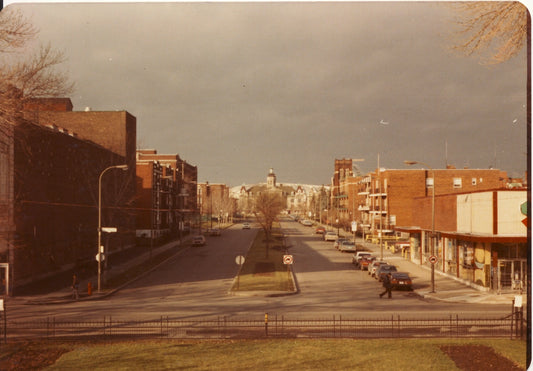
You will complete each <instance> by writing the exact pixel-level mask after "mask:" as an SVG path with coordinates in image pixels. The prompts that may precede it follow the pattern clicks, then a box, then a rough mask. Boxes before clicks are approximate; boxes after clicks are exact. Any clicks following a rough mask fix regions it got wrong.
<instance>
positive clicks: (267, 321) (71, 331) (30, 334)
mask: <svg viewBox="0 0 533 371" xmlns="http://www.w3.org/2000/svg"><path fill="white" fill-rule="evenodd" d="M525 334H526V323H525V321H524V319H523V317H522V316H519V315H515V314H514V313H513V314H512V315H509V316H507V317H504V318H492V319H485V318H478V319H472V318H460V317H459V315H452V316H449V317H447V318H432V319H431V318H430V319H412V318H402V317H400V316H399V315H393V316H391V317H390V318H379V319H360V318H345V317H342V316H333V317H331V318H326V319H317V320H308V319H289V318H285V317H284V316H278V315H274V316H269V315H268V314H265V317H264V319H263V318H259V319H258V318H256V319H235V318H227V317H219V318H215V319H206V320H182V319H179V320H177V319H171V318H169V317H160V318H159V319H157V320H149V321H127V320H120V319H114V318H112V317H104V318H103V319H102V320H98V321H67V320H58V319H56V318H55V317H51V318H46V319H44V320H35V321H8V322H6V325H5V327H4V328H3V329H2V339H3V340H4V341H10V340H22V339H58V340H59V339H70V340H77V339H85V338H91V337H92V338H121V337H123V338H133V337H137V338H150V337H151V338H175V339H238V338H276V337H279V338H362V339H364V338H416V337H418V338H437V337H446V338H511V339H514V338H524V337H525Z"/></svg>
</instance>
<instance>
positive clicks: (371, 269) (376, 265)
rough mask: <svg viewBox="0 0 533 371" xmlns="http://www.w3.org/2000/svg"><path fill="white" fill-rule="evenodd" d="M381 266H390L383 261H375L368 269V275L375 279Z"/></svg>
mask: <svg viewBox="0 0 533 371" xmlns="http://www.w3.org/2000/svg"><path fill="white" fill-rule="evenodd" d="M381 264H388V263H387V262H386V261H383V260H374V261H373V262H372V264H371V265H370V266H369V267H368V274H369V275H370V276H372V277H374V275H375V274H376V270H377V269H378V268H379V266H380V265H381Z"/></svg>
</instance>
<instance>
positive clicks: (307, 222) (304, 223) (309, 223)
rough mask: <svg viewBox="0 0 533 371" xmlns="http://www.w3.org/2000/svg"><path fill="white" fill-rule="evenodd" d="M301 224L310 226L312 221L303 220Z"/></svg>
mask: <svg viewBox="0 0 533 371" xmlns="http://www.w3.org/2000/svg"><path fill="white" fill-rule="evenodd" d="M302 224H303V225H305V226H306V227H312V226H313V222H312V221H310V220H304V221H303V222H302Z"/></svg>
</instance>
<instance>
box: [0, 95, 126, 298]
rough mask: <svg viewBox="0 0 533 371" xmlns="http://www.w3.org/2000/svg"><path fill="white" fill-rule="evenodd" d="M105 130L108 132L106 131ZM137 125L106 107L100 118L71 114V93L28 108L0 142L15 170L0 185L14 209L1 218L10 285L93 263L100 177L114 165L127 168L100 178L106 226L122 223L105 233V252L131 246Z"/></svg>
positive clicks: (0, 242) (0, 254) (2, 258)
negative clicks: (122, 165) (107, 109)
mask: <svg viewBox="0 0 533 371" xmlns="http://www.w3.org/2000/svg"><path fill="white" fill-rule="evenodd" d="M106 128H107V129H109V134H108V135H107V134H106V135H103V133H105V132H106V131H105V129H106ZM135 130H136V123H135V117H133V116H132V115H130V114H129V113H127V112H101V113H99V115H98V118H96V117H95V116H94V115H91V113H90V112H73V111H72V103H71V102H70V99H68V98H60V99H39V100H33V101H31V102H29V103H28V104H27V105H25V107H24V110H23V113H22V115H21V117H20V118H19V121H18V124H17V125H15V127H14V128H13V135H12V136H5V137H3V138H1V140H0V142H4V146H6V147H9V148H13V152H12V153H11V154H7V155H5V156H1V157H2V158H0V162H1V163H3V164H4V165H5V163H6V162H11V164H8V167H11V168H13V169H14V172H12V173H8V174H9V175H8V176H7V177H5V178H4V177H3V179H2V182H1V185H0V188H2V189H4V190H0V194H9V193H10V192H9V189H12V190H13V191H12V192H13V193H12V196H11V197H8V198H7V202H8V203H10V205H9V208H10V209H11V210H13V212H12V215H11V216H9V218H8V219H7V220H4V219H3V218H2V219H1V220H2V224H3V225H4V226H3V227H2V231H3V234H2V235H1V237H0V262H2V264H6V265H8V266H9V277H8V279H9V281H10V282H9V288H10V289H12V288H13V287H16V286H21V285H24V284H28V283H31V282H34V281H37V280H39V279H42V278H44V277H46V276H48V275H52V274H57V273H58V272H61V271H65V270H73V269H82V267H84V266H89V267H90V266H92V265H93V264H95V263H94V256H95V254H96V252H97V251H98V249H97V224H98V184H99V176H100V175H101V173H102V172H103V171H104V170H105V169H106V168H108V167H109V166H113V165H121V164H128V165H129V169H128V171H126V172H123V171H119V170H111V171H109V172H106V175H105V177H103V179H102V221H103V223H102V226H113V227H117V228H118V233H115V234H105V235H104V238H103V244H104V245H105V247H106V251H108V252H113V251H117V250H121V249H124V248H127V247H129V246H131V244H132V243H133V242H134V234H133V231H134V217H133V211H132V209H133V208H132V206H133V201H134V189H135V184H134V166H133V165H134V164H135V151H134V149H135V137H136V133H135ZM7 142H10V143H7ZM6 143H7V144H6ZM132 149H133V151H132ZM4 165H0V167H4ZM5 189H7V190H8V192H5ZM5 200H6V198H4V202H5ZM5 225H7V226H8V227H7V228H6V227H5Z"/></svg>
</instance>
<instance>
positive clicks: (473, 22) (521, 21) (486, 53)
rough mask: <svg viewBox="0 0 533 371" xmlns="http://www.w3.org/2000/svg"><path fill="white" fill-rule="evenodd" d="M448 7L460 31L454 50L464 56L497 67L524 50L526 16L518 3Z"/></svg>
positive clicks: (470, 3) (498, 2) (479, 3)
mask: <svg viewBox="0 0 533 371" xmlns="http://www.w3.org/2000/svg"><path fill="white" fill-rule="evenodd" d="M452 6H453V7H454V8H455V10H456V12H457V15H458V17H459V19H458V21H457V24H458V25H459V27H460V30H459V31H458V33H457V34H458V37H459V38H460V41H458V43H457V44H456V45H455V46H454V47H453V49H454V50H457V51H459V52H461V53H464V54H466V55H468V56H471V55H474V54H479V55H480V58H481V60H482V62H483V63H486V64H498V63H502V62H505V61H507V60H509V59H511V58H513V57H514V56H516V55H517V54H518V53H519V52H520V51H521V50H522V48H523V47H524V45H525V42H526V38H527V32H528V29H527V28H528V26H527V20H528V17H529V14H528V11H527V9H526V7H525V6H524V5H522V4H521V3H520V2H517V1H512V2H500V1H471V2H460V3H453V5H452Z"/></svg>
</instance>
